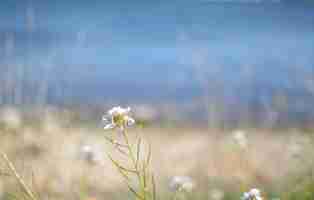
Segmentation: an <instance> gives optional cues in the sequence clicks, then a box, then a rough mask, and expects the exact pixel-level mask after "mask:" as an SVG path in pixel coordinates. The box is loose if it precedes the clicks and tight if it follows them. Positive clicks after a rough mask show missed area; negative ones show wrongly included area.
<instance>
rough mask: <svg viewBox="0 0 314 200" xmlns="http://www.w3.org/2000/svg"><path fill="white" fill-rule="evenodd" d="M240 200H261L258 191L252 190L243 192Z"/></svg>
mask: <svg viewBox="0 0 314 200" xmlns="http://www.w3.org/2000/svg"><path fill="white" fill-rule="evenodd" d="M241 199H242V200H263V198H262V197H261V192H260V191H259V189H256V188H253V189H251V190H250V191H249V192H244V193H243V196H242V198H241Z"/></svg>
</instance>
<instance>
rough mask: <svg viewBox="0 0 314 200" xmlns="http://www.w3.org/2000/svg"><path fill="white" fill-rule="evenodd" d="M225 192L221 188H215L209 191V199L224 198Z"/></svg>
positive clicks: (219, 199)
mask: <svg viewBox="0 0 314 200" xmlns="http://www.w3.org/2000/svg"><path fill="white" fill-rule="evenodd" d="M224 196H225V193H224V192H223V191H222V190H220V189H219V188H214V189H211V190H210V191H209V200H222V199H223V198H224Z"/></svg>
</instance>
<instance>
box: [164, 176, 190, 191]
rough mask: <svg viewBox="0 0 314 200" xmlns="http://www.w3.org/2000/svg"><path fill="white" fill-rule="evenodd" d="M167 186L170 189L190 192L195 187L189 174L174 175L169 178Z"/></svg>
mask: <svg viewBox="0 0 314 200" xmlns="http://www.w3.org/2000/svg"><path fill="white" fill-rule="evenodd" d="M169 187H170V189H171V190H172V191H174V192H175V191H185V192H191V191H192V190H193V188H194V187H195V184H194V181H193V179H192V178H191V177H189V176H174V177H172V178H171V180H170V184H169Z"/></svg>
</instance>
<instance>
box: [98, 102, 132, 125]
mask: <svg viewBox="0 0 314 200" xmlns="http://www.w3.org/2000/svg"><path fill="white" fill-rule="evenodd" d="M130 112H131V108H130V107H127V108H122V107H120V106H117V107H113V108H112V109H110V110H109V111H108V112H107V115H105V116H103V121H104V122H106V123H107V124H106V125H105V127H104V129H105V130H109V129H113V128H117V127H118V128H121V129H124V128H125V127H126V126H132V125H134V124H135V120H134V119H133V118H132V117H130Z"/></svg>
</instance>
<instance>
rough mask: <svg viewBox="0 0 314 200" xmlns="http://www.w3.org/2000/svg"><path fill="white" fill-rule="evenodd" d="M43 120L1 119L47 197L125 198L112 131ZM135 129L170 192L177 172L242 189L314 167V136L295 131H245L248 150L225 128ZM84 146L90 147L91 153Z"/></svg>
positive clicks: (7, 181)
mask: <svg viewBox="0 0 314 200" xmlns="http://www.w3.org/2000/svg"><path fill="white" fill-rule="evenodd" d="M40 123H41V125H40V126H38V125H36V126H32V125H27V124H22V125H20V126H18V127H13V128H12V127H9V128H8V127H6V126H5V125H3V124H2V128H1V140H0V146H1V149H2V151H4V152H6V153H7V154H8V155H9V157H10V158H11V159H12V160H13V162H14V163H15V165H16V166H17V169H18V171H19V172H21V174H22V175H23V177H24V179H25V180H26V181H27V182H28V183H30V184H31V185H33V186H35V187H34V188H35V189H36V191H38V192H39V193H40V194H41V198H42V199H44V198H47V197H48V196H49V197H50V199H51V198H52V199H66V198H70V199H73V198H80V199H81V198H92V197H93V198H96V199H97V198H100V197H102V196H103V195H107V196H108V195H109V196H110V195H111V196H110V197H111V198H112V199H119V198H121V195H119V194H117V193H115V192H116V191H125V190H124V189H123V187H124V185H123V181H122V179H121V178H120V176H119V175H118V173H117V171H116V170H115V169H114V167H113V166H112V164H111V162H110V160H108V158H107V157H106V154H105V152H106V151H111V150H112V149H110V146H109V145H108V143H106V141H105V139H104V138H103V135H104V134H109V133H106V132H103V131H102V129H101V128H91V127H89V128H88V127H87V126H84V124H80V125H77V126H67V127H64V126H62V125H61V124H62V123H61V122H59V120H58V119H53V118H49V121H48V122H45V120H43V121H41V122H40ZM135 132H139V133H140V134H142V135H143V136H144V138H146V139H147V140H149V141H150V143H151V145H152V152H153V163H152V164H153V168H154V171H155V174H156V175H157V181H158V183H159V184H158V188H159V190H160V191H168V188H167V187H168V185H167V181H168V180H169V178H170V177H172V176H174V175H189V176H192V177H193V178H195V180H196V183H197V185H199V186H200V185H202V187H199V188H201V189H202V190H204V188H205V190H209V189H210V188H212V187H213V186H212V185H211V183H213V182H215V183H223V185H224V186H226V187H229V188H237V189H247V188H248V187H249V186H252V185H253V186H260V188H263V187H264V188H265V187H272V186H274V190H276V189H278V190H279V189H281V187H284V186H280V187H279V186H278V185H284V183H285V182H286V181H287V180H289V178H290V177H292V176H293V177H297V175H298V174H302V173H305V172H306V171H307V170H308V169H310V168H311V167H313V161H312V158H313V157H314V156H313V154H314V151H313V148H314V147H313V140H312V139H311V136H310V135H305V134H302V133H298V132H296V131H287V132H271V133H270V132H269V131H258V130H247V131H246V133H247V139H248V144H247V147H246V148H241V147H240V146H239V145H238V144H237V143H236V142H235V141H234V138H233V135H232V133H231V132H227V131H225V132H222V131H211V130H206V129H199V128H195V127H194V128H193V127H191V128H166V129H165V128H163V129H161V128H134V129H131V131H130V133H129V134H130V136H131V137H132V133H135ZM86 146H88V147H89V150H90V151H88V152H85V150H84V147H86ZM1 169H5V166H4V164H1ZM32 171H33V173H34V175H35V176H34V177H33V176H32ZM0 183H1V184H0V185H1V186H2V189H1V190H0V191H2V194H1V195H2V196H3V195H5V192H6V191H11V192H12V191H15V190H16V189H15V184H16V183H15V182H14V181H13V180H12V179H11V178H8V177H5V178H3V179H1V180H0ZM204 183H205V185H204Z"/></svg>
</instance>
